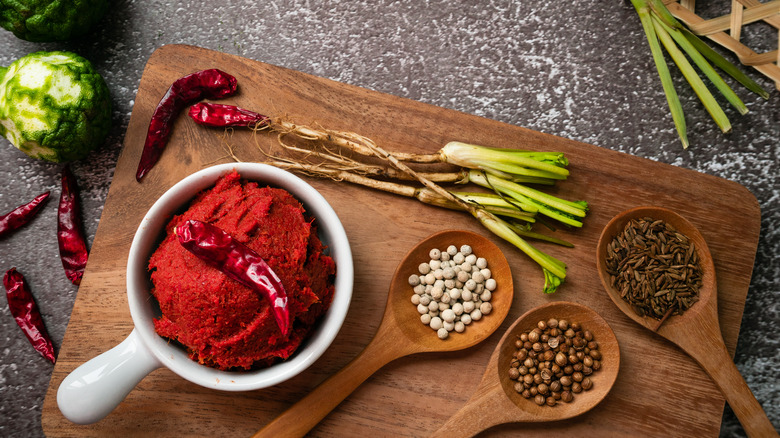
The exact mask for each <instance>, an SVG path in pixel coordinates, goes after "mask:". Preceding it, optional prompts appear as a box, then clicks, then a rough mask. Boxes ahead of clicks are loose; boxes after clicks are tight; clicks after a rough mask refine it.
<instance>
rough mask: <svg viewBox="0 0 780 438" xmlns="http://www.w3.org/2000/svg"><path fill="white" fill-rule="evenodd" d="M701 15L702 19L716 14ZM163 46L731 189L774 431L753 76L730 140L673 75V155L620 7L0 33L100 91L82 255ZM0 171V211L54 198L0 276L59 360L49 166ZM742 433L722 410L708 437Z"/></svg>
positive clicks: (754, 344) (20, 157) (84, 182)
mask: <svg viewBox="0 0 780 438" xmlns="http://www.w3.org/2000/svg"><path fill="white" fill-rule="evenodd" d="M478 3H482V4H481V5H478ZM711 3H715V5H714V6H712V7H713V10H712V11H708V13H709V14H710V15H709V16H710V17H712V16H715V15H714V14H715V13H718V12H722V10H725V9H726V8H728V4H729V3H730V2H728V1H726V0H718V1H715V2H711ZM717 8H722V9H721V10H716V9H717ZM746 38H747V39H748V40H749V41H752V42H753V45H754V46H755V47H757V48H758V49H759V51H765V50H769V49H770V48H772V46H773V44H776V42H777V31H776V30H775V29H770V28H768V27H767V26H751V27H750V28H748V29H747V31H746ZM170 43H185V44H193V45H198V46H202V47H206V48H209V49H215V50H220V51H224V52H228V53H233V54H238V55H242V56H245V57H248V58H252V59H256V60H260V61H264V62H268V63H271V64H275V65H280V66H284V67H287V68H290V69H294V70H300V71H303V72H306V73H311V74H315V75H320V76H324V77H327V78H331V79H335V80H338V81H342V82H345V83H349V84H354V85H358V86H362V87H366V88H370V89H373V90H377V91H381V92H385V93H390V94H394V95H397V96H401V97H405V98H409V99H414V100H419V101H423V102H427V103H430V104H434V105H438V106H442V107H446V108H452V109H456V110H460V111H464V112H467V113H471V114H476V115H479V116H484V117H487V118H491V119H496V120H500V121H502V122H506V123H511V124H515V125H519V126H524V127H527V128H531V129H534V130H538V131H542V132H547V133H551V134H555V135H559V136H562V137H567V138H571V139H574V140H579V141H583V142H588V143H592V144H595V145H598V146H601V147H604V148H609V149H614V150H619V151H624V152H627V153H630V154H634V155H638V156H642V157H646V158H650V159H653V160H658V161H662V162H666V163H670V164H673V165H676V166H681V167H686V168H691V169H695V170H698V171H701V172H705V173H709V174H713V175H717V176H721V177H724V178H728V179H731V180H734V181H736V182H738V183H740V184H743V185H745V186H746V187H747V188H748V189H750V191H751V192H752V193H753V194H755V196H756V197H757V198H758V200H759V203H760V205H761V211H762V227H761V241H760V244H759V248H758V253H757V255H756V261H755V270H754V274H753V280H752V284H751V288H750V291H749V293H748V298H747V304H746V306H745V316H744V319H743V322H742V328H741V334H740V338H739V345H738V347H737V352H736V358H735V360H736V363H737V366H738V367H739V369H740V371H741V372H742V373H743V375H744V376H745V379H746V380H747V382H748V384H749V386H750V387H751V388H752V390H753V391H754V393H755V394H756V396H757V398H758V399H759V401H760V402H761V403H762V405H763V406H764V408H765V410H766V411H767V413H768V414H769V416H770V418H771V420H772V421H773V423H774V425H775V426H778V427H780V402H779V400H780V390H779V389H778V385H777V383H778V379H777V376H778V375H779V374H780V349H779V348H778V344H780V336H778V333H777V327H778V324H779V323H780V299H779V298H778V291H779V290H780V283H779V282H778V280H777V279H778V277H780V262H779V261H778V257H777V256H778V253H780V232H779V231H778V230H780V204H778V200H780V180H779V179H778V160H779V158H780V157H778V155H780V92H778V91H777V90H776V89H775V87H774V84H773V83H771V82H770V81H769V80H767V79H766V78H764V77H763V76H761V75H760V74H758V73H757V72H755V71H753V72H752V73H751V75H752V76H753V77H754V78H756V80H757V81H758V82H759V83H760V84H761V85H762V86H763V87H764V88H765V89H767V90H771V91H772V95H771V98H770V99H769V101H763V100H762V99H760V98H758V97H755V96H754V95H751V94H748V93H747V92H745V91H742V90H740V91H738V93H739V94H740V96H741V97H742V98H743V99H744V100H745V102H746V104H747V106H748V108H749V109H750V113H749V114H747V115H745V116H739V115H738V114H737V113H736V112H735V111H734V110H732V109H731V108H726V113H727V115H728V116H729V118H730V119H731V120H732V123H733V132H732V133H731V134H729V135H723V134H721V133H720V132H719V131H718V129H717V127H716V126H715V125H714V123H713V122H712V121H711V120H710V119H709V117H708V116H707V114H706V112H705V110H704V109H703V107H701V105H700V104H699V103H698V101H697V99H696V97H695V96H694V95H693V93H692V92H691V91H690V89H688V88H687V87H686V86H685V85H684V82H683V79H682V78H681V77H679V75H676V76H675V84H676V86H677V89H678V90H679V92H680V95H681V99H682V101H683V105H684V108H685V111H686V115H687V120H688V126H689V138H690V139H691V147H690V148H689V149H688V150H682V148H681V147H680V143H679V141H678V139H677V135H676V133H675V131H674V127H673V124H672V121H671V118H670V116H669V113H668V109H667V108H666V104H665V99H664V96H663V93H662V90H661V86H660V83H659V81H658V78H657V74H656V72H655V69H654V65H653V62H652V59H651V57H650V55H649V50H648V48H647V44H646V40H645V37H644V35H643V33H642V32H641V29H640V25H639V21H638V19H637V17H636V13H635V12H634V10H633V8H632V7H631V6H630V4H628V3H626V2H622V1H603V0H583V1H580V2H562V1H551V0H542V1H530V0H523V1H507V0H490V1H483V2H476V1H469V0H449V1H424V0H398V1H390V0H380V1H376V2H371V1H365V0H358V1H339V0H326V1H321V2H317V1H310V0H269V1H264V2H256V1H246V0H224V1H222V2H193V1H182V0H174V1H161V0H147V1H137V0H116V1H114V6H113V7H112V9H111V11H110V12H109V13H108V15H107V16H106V17H105V19H104V20H103V21H102V22H101V23H100V24H99V25H98V27H97V28H96V29H95V30H94V32H93V33H92V34H90V35H89V36H88V37H86V38H82V39H80V40H77V41H72V42H68V43H56V44H35V43H29V42H25V41H21V40H18V39H16V38H15V37H14V36H13V35H12V34H10V33H9V32H4V31H0V48H2V50H0V65H8V64H9V63H10V62H12V61H13V60H14V59H16V58H17V57H20V56H23V55H25V54H27V53H29V52H33V51H37V50H53V49H66V50H72V51H75V52H78V53H80V54H82V55H84V56H86V57H87V58H89V59H90V60H92V61H93V63H94V64H95V65H96V67H97V69H98V70H99V71H100V72H101V73H102V74H103V75H104V77H105V79H106V81H107V83H108V85H109V88H110V89H111V93H112V98H113V103H114V112H113V122H114V126H113V129H112V131H111V134H110V137H109V138H108V140H107V141H106V144H105V146H104V147H103V148H102V149H100V150H99V151H96V152H94V153H93V154H92V155H91V156H90V157H89V158H88V159H86V160H83V161H81V162H78V163H74V164H73V166H72V168H73V171H74V173H75V174H76V176H77V178H78V181H79V185H80V187H81V196H82V203H83V210H84V212H85V227H86V232H87V234H88V238H89V241H90V242H92V239H93V238H94V234H95V230H96V228H97V224H98V220H99V218H100V214H101V211H102V208H103V204H104V201H105V198H106V195H107V192H108V187H109V185H110V183H111V178H112V175H113V171H114V166H115V163H116V160H117V157H118V155H119V152H120V149H121V146H122V140H123V136H124V132H125V129H126V127H127V124H128V121H129V117H130V113H131V112H132V110H133V100H134V97H135V94H136V91H137V86H138V83H139V80H140V78H141V74H142V71H143V67H144V64H145V62H146V60H147V58H148V57H149V55H150V54H151V53H152V52H153V51H154V50H155V49H156V48H158V47H160V46H161V45H164V44H170ZM732 59H735V58H732ZM0 157H2V158H1V159H0V181H1V183H0V211H2V212H5V211H8V210H10V209H11V208H14V207H16V206H17V205H19V204H20V203H21V202H25V201H26V200H29V199H31V198H32V197H34V196H35V195H37V194H38V193H40V192H42V191H44V190H51V191H52V193H53V194H54V202H50V204H49V205H48V206H47V207H46V209H45V210H44V211H43V213H42V214H41V215H40V216H39V217H38V218H37V219H36V220H35V221H34V223H32V224H31V225H30V226H28V227H26V228H25V229H23V230H21V231H20V232H18V233H17V234H15V235H14V236H13V237H11V238H6V239H2V240H0V269H2V270H3V271H5V270H7V269H9V268H10V267H13V266H16V267H18V268H19V269H20V270H21V271H22V272H23V273H24V275H25V276H26V277H27V278H28V280H29V281H30V283H31V284H32V285H33V286H32V287H33V289H34V293H35V294H36V296H37V300H38V303H39V306H40V308H41V310H42V312H43V317H44V319H45V321H46V324H47V326H48V328H49V331H50V333H51V335H52V337H53V339H54V343H55V345H56V346H59V345H60V344H61V342H62V338H63V335H64V333H65V328H66V326H67V323H68V319H69V315H70V311H71V309H72V306H73V302H74V300H75V297H76V292H77V288H76V287H75V286H73V285H70V284H69V283H68V281H67V280H66V278H65V276H64V275H63V273H62V268H61V265H60V261H59V258H58V253H57V245H56V241H55V238H54V235H55V230H56V223H55V211H56V198H57V197H58V195H59V174H60V169H61V167H60V166H59V165H52V164H47V163H43V162H39V161H35V160H32V159H29V158H28V157H27V156H26V155H24V154H22V153H21V152H19V151H18V150H16V149H15V148H13V147H12V146H11V145H10V143H8V142H7V141H5V140H4V139H0ZM691 202H697V200H695V199H692V200H691ZM723 214H728V212H723ZM0 303H2V305H0V436H39V435H42V431H41V425H40V416H41V406H42V404H43V397H44V394H45V391H46V388H47V385H48V383H49V377H50V373H51V370H52V365H51V364H49V363H48V362H46V361H45V360H44V359H42V358H41V357H40V356H39V355H38V354H37V352H35V351H34V350H33V349H32V348H31V347H30V346H29V344H28V343H27V340H26V339H25V338H24V336H23V335H22V334H21V332H20V331H19V329H18V328H17V327H16V325H15V323H14V321H13V318H12V317H11V315H10V313H9V312H8V309H7V306H6V304H5V301H4V300H0ZM670 390H671V389H670ZM681 408H682V409H687V408H689V407H681ZM680 432H682V433H684V431H680ZM742 434H743V432H742V430H741V428H740V426H739V423H738V422H737V421H736V418H735V417H734V415H733V414H732V413H731V411H730V410H729V409H728V407H727V408H726V411H725V413H724V421H723V426H722V430H721V436H740V435H742Z"/></svg>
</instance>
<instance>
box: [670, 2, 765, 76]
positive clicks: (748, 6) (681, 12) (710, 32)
mask: <svg viewBox="0 0 780 438" xmlns="http://www.w3.org/2000/svg"><path fill="white" fill-rule="evenodd" d="M664 3H665V4H666V7H667V8H668V9H669V11H670V12H671V13H672V14H673V15H674V16H675V17H677V19H679V20H680V21H682V22H683V23H685V24H686V25H687V26H688V28H689V29H690V30H691V32H693V33H695V34H696V35H701V36H706V37H707V38H709V39H711V40H713V41H715V42H716V43H718V44H720V45H721V46H723V47H725V48H727V49H729V50H731V51H732V52H734V53H735V54H736V55H737V57H738V58H739V61H740V62H741V63H742V64H744V65H749V66H751V67H753V68H755V69H756V70H758V71H759V72H761V73H763V74H764V75H765V76H767V77H768V78H770V79H772V80H773V81H775V85H776V86H777V89H778V90H780V49H775V50H772V51H769V52H765V53H756V52H755V51H754V50H752V49H751V48H750V47H748V46H746V45H744V44H742V43H741V42H740V36H741V34H742V26H744V25H747V24H750V23H755V22H757V21H764V22H765V23H767V24H768V25H770V26H772V27H774V28H775V29H777V30H778V38H777V46H778V47H780V0H772V1H770V2H766V3H761V2H759V1H758V0H731V13H730V14H727V15H723V16H720V17H717V18H712V19H709V20H705V19H703V18H701V17H699V16H698V15H696V13H695V9H696V8H695V0H664ZM727 31H728V32H727Z"/></svg>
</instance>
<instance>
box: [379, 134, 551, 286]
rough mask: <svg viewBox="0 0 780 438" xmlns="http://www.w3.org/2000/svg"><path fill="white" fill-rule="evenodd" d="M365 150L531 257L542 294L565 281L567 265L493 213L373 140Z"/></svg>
mask: <svg viewBox="0 0 780 438" xmlns="http://www.w3.org/2000/svg"><path fill="white" fill-rule="evenodd" d="M366 147H368V148H370V149H372V150H373V151H374V154H375V155H376V156H377V157H379V158H382V159H385V160H387V161H389V162H390V163H391V164H392V165H393V166H395V167H396V168H398V170H401V171H402V172H408V173H409V174H410V175H412V176H414V177H415V178H417V180H418V181H419V182H420V183H421V184H422V185H424V186H425V187H428V188H430V189H431V190H433V191H434V192H436V193H439V194H440V195H442V197H444V198H445V199H448V200H450V201H453V202H456V203H458V204H459V205H461V206H462V207H463V208H464V209H465V210H466V211H468V212H469V213H471V215H472V216H474V217H475V218H477V220H479V222H480V223H481V224H482V225H483V226H484V227H485V228H487V229H488V230H490V231H491V232H493V233H494V234H496V235H497V236H499V237H501V238H502V239H504V240H507V241H508V242H510V243H512V244H513V245H515V246H516V247H517V248H518V249H520V250H521V251H523V252H524V253H525V254H526V255H528V256H529V257H531V259H532V260H534V261H535V262H537V263H538V264H539V265H540V266H542V271H543V272H544V277H545V284H544V292H545V293H553V292H555V291H556V290H557V288H558V286H560V285H561V283H563V280H564V278H566V264H564V263H563V262H562V261H560V260H558V259H556V258H554V257H552V256H550V255H548V254H545V253H543V252H542V251H539V250H538V249H536V248H535V247H533V246H532V245H531V244H529V243H528V242H526V241H525V240H523V239H522V238H521V237H520V236H518V235H517V234H516V233H514V232H512V229H511V228H510V227H509V226H508V225H507V223H506V222H504V221H503V220H501V219H499V218H498V217H496V216H495V215H494V214H492V213H489V212H487V211H486V210H485V209H483V208H478V207H476V206H474V205H472V204H469V203H468V202H466V201H464V200H462V199H460V198H458V197H457V196H455V195H453V194H452V193H450V192H449V191H447V190H445V189H443V188H442V187H440V186H439V185H437V184H436V183H433V182H431V181H428V180H426V179H425V178H423V177H421V176H420V175H419V174H418V173H417V172H415V171H414V170H413V169H412V168H410V167H409V166H407V165H406V164H404V163H402V162H400V161H399V160H398V159H397V158H396V157H394V156H393V155H392V154H390V153H389V152H387V151H385V150H384V149H383V148H381V147H379V146H378V145H376V144H375V143H374V142H373V141H370V140H368V139H366Z"/></svg>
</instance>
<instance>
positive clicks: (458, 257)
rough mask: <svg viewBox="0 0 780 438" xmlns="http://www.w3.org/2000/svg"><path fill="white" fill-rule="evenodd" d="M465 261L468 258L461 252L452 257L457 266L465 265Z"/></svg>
mask: <svg viewBox="0 0 780 438" xmlns="http://www.w3.org/2000/svg"><path fill="white" fill-rule="evenodd" d="M464 260H466V256H464V255H463V253H460V252H459V253H456V254H454V255H453V256H452V261H453V262H455V263H457V264H461V263H463V261H464Z"/></svg>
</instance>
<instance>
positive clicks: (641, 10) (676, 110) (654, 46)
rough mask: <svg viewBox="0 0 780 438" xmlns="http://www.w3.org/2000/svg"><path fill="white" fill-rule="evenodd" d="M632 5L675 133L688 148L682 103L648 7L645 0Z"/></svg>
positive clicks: (632, 0)
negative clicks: (640, 24)
mask: <svg viewBox="0 0 780 438" xmlns="http://www.w3.org/2000/svg"><path fill="white" fill-rule="evenodd" d="M631 3H632V4H633V5H634V9H636V12H637V14H638V15H639V21H640V22H641V23H642V28H643V29H644V31H645V36H646V37H647V42H648V44H649V45H650V53H652V55H653V61H654V62H655V68H656V70H658V76H659V77H660V79H661V86H662V87H663V89H664V94H665V95H666V103H667V104H668V105H669V112H670V113H671V114H672V120H673V121H674V126H675V128H676V129H677V134H678V135H679V136H680V141H681V142H682V145H683V148H684V149H687V148H688V134H687V132H686V131H687V128H686V125H685V116H684V115H683V109H682V104H681V103H680V98H679V96H678V95H677V91H675V89H674V84H673V83H672V75H671V73H669V67H667V65H666V60H665V59H664V55H663V52H662V50H661V44H660V43H659V41H658V36H657V35H656V33H655V27H654V26H653V20H652V17H651V16H650V8H649V7H648V5H647V3H646V2H645V0H631Z"/></svg>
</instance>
